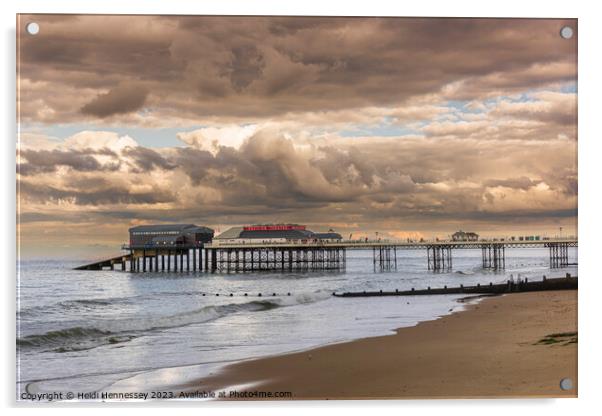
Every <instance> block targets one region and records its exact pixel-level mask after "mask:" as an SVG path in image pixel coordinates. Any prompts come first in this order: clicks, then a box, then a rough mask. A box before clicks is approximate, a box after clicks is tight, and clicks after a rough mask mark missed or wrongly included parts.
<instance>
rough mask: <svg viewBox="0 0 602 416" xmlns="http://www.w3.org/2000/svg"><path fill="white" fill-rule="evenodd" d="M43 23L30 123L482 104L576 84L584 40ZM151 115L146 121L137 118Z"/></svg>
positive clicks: (89, 19)
mask: <svg viewBox="0 0 602 416" xmlns="http://www.w3.org/2000/svg"><path fill="white" fill-rule="evenodd" d="M32 18H33V17H32ZM35 19H36V21H39V22H40V24H41V25H42V26H43V29H42V31H41V32H40V35H39V36H35V37H34V36H28V35H27V34H26V33H25V32H24V25H22V26H23V27H21V26H20V37H21V58H20V68H19V70H20V76H21V77H22V79H23V80H26V82H25V83H22V84H21V91H20V95H21V101H22V102H21V111H22V118H23V120H30V121H40V120H41V117H40V116H41V115H43V116H44V120H45V121H47V122H52V121H54V122H57V121H58V122H65V120H82V119H83V117H85V116H87V115H93V116H95V117H100V118H107V119H109V118H110V117H111V116H112V117H115V116H118V115H120V116H125V115H127V114H126V113H129V116H128V118H126V119H120V118H118V120H128V121H129V122H131V123H157V122H160V120H163V122H166V121H167V120H169V119H176V118H182V117H183V118H187V119H189V120H190V119H194V120H199V119H201V120H202V119H211V118H218V119H220V120H222V121H225V120H230V121H233V120H241V119H245V120H249V119H253V120H257V119H258V118H262V119H267V118H270V117H273V116H274V115H276V114H279V115H285V114H287V113H303V112H307V111H314V112H315V111H333V110H337V111H338V110H341V109H343V108H349V109H356V108H360V107H367V106H374V105H377V106H381V107H384V106H399V105H402V104H406V102H407V101H408V100H411V99H412V98H415V97H428V96H438V97H439V98H440V99H445V100H452V99H461V100H470V99H479V98H483V97H491V96H495V95H501V94H509V93H513V92H519V91H523V90H526V89H529V88H540V87H545V86H548V85H554V84H560V83H566V82H571V81H574V80H575V78H576V50H577V49H576V48H577V39H576V37H575V38H574V39H571V40H565V39H562V38H561V37H560V36H559V35H558V33H559V30H560V28H561V27H562V26H564V25H566V24H570V25H573V26H576V21H574V20H560V19H420V18H331V17H317V18H314V17H279V18H271V17H234V16H233V17H208V16H201V17H189V16H76V17H72V18H69V19H65V16H61V15H41V16H37V15H36V16H35ZM28 20H30V19H28V17H27V16H24V17H23V18H22V21H28ZM22 30H23V31H22ZM133 85H135V87H134V86H133ZM59 86H60V91H61V94H50V92H51V91H53V89H54V88H57V87H59ZM54 91H56V90H54ZM143 106H144V108H148V110H149V113H148V114H146V115H145V116H140V115H136V114H134V113H132V112H134V111H136V110H139V109H141V108H142V107H143ZM80 109H81V111H80Z"/></svg>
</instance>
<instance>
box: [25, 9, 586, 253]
mask: <svg viewBox="0 0 602 416" xmlns="http://www.w3.org/2000/svg"><path fill="white" fill-rule="evenodd" d="M33 19H35V20H36V21H37V22H38V23H39V24H40V26H41V31H40V33H39V34H38V35H36V36H28V35H27V34H26V33H25V32H24V27H25V24H24V23H25V22H27V21H30V20H33ZM565 25H570V26H571V27H573V29H574V33H575V34H576V35H577V33H578V30H577V21H576V20H573V19H459V18H458V19H456V18H453V19H427V18H386V17H383V18H379V17H370V18H359V17H358V18H355V17H354V18H341V17H263V16H253V17H242V16H125V15H123V16H93V15H88V16H86V15H21V16H20V19H19V25H18V36H19V40H20V42H19V48H20V50H19V52H20V60H19V68H18V74H19V81H20V82H19V91H18V97H19V109H20V112H19V122H20V126H21V137H20V147H19V153H18V159H17V163H18V165H17V172H18V176H17V181H18V190H19V202H20V209H21V211H20V214H21V216H20V232H21V233H22V237H23V241H26V242H29V243H31V244H40V247H42V248H43V247H45V246H47V244H48V242H49V241H52V242H54V243H57V244H58V243H61V242H63V241H64V240H69V241H80V242H86V241H88V239H89V227H90V226H93V227H95V228H96V230H97V232H98V236H97V238H98V240H99V241H102V242H103V243H104V244H106V245H107V246H111V244H116V242H122V241H123V239H124V235H125V230H127V228H128V227H129V226H131V225H135V224H142V223H150V222H169V221H173V222H192V223H199V224H204V225H208V226H211V227H214V228H216V229H217V230H218V232H219V231H223V230H224V229H225V228H227V227H228V226H230V225H240V224H247V223H256V222H289V221H290V222H298V223H307V224H308V225H310V226H312V227H313V228H316V229H319V230H320V229H323V230H327V229H329V228H335V229H337V230H338V231H340V232H342V233H343V234H347V233H349V234H351V233H353V234H354V235H355V236H358V235H362V233H364V234H367V233H373V232H374V231H380V232H381V235H388V236H392V237H396V238H403V237H404V236H408V235H411V236H424V237H432V236H445V235H448V234H449V233H451V232H453V231H455V230H457V229H460V228H461V229H474V230H475V231H480V232H481V233H482V234H485V235H498V234H499V233H501V232H515V233H518V234H520V233H523V232H524V233H541V234H542V235H543V234H545V233H551V232H552V230H556V229H558V227H559V226H563V227H564V229H565V230H575V231H576V218H577V217H576V215H577V192H578V175H577V140H578V137H577V94H576V90H577V64H576V58H577V36H575V37H574V38H573V39H570V40H566V39H562V38H561V37H560V36H559V30H560V28H561V27H563V26H565ZM57 92H60V93H57ZM518 234H517V235H518ZM40 235H43V236H44V238H43V241H42V239H41V237H40Z"/></svg>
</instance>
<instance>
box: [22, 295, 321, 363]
mask: <svg viewBox="0 0 602 416" xmlns="http://www.w3.org/2000/svg"><path fill="white" fill-rule="evenodd" d="M326 297H328V294H327V293H325V292H316V293H305V294H303V293H302V294H298V295H296V296H291V297H288V296H287V297H285V298H272V299H269V300H268V299H265V300H252V301H250V302H243V303H229V304H225V305H209V306H204V307H202V308H200V309H196V310H192V311H187V312H183V313H179V314H175V315H169V316H147V317H140V318H133V319H120V320H110V321H109V320H107V321H98V320H97V321H95V322H94V321H93V322H91V323H92V325H91V326H89V327H82V326H77V327H72V328H66V329H60V330H53V331H48V332H45V333H43V334H32V335H27V336H25V337H21V338H18V339H17V347H18V348H19V349H20V350H27V349H36V350H39V349H43V350H50V351H54V352H68V351H80V350H85V349H90V348H94V347H97V346H101V345H109V344H117V343H122V342H127V341H130V340H132V339H134V338H137V337H139V336H141V335H143V334H144V333H145V332H149V331H154V330H161V329H169V328H177V327H182V326H186V325H192V324H200V323H203V322H208V321H213V320H215V319H219V318H222V317H225V316H228V315H231V314H234V313H240V312H261V311H267V310H270V309H274V308H278V307H285V306H293V305H298V304H305V303H311V302H316V301H319V300H323V299H325V298H326Z"/></svg>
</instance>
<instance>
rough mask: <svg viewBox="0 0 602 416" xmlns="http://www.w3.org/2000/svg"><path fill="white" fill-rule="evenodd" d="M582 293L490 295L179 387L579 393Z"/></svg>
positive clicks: (296, 396)
mask: <svg viewBox="0 0 602 416" xmlns="http://www.w3.org/2000/svg"><path fill="white" fill-rule="evenodd" d="M577 293H578V292H577V290H565V291H549V292H527V293H512V294H507V295H503V296H495V297H491V296H485V297H482V299H480V300H479V302H476V303H469V304H465V305H464V308H463V309H461V310H460V311H457V312H453V313H452V314H450V315H445V316H443V317H441V318H439V319H436V320H431V321H424V322H420V323H419V324H417V325H415V326H413V327H403V328H399V329H397V330H395V334H393V335H384V336H377V337H371V338H361V339H357V340H353V341H347V342H343V343H337V344H329V345H326V346H321V347H317V348H311V349H308V350H305V351H301V352H293V353H286V354H282V355H275V356H269V357H264V358H257V359H251V360H245V361H240V362H236V363H234V364H230V365H227V366H225V367H223V368H222V369H221V371H220V372H218V373H217V374H214V375H211V376H208V377H204V378H202V379H200V380H197V381H195V382H192V383H189V384H187V385H184V386H181V387H182V388H183V390H186V391H189V392H194V391H214V392H216V396H217V392H219V391H226V390H230V391H233V390H235V391H236V392H237V394H239V396H234V397H228V392H226V397H223V398H222V399H230V400H237V399H238V400H241V399H243V400H249V399H257V398H258V397H257V396H253V395H251V396H248V394H249V392H256V391H259V392H266V393H262V394H263V395H264V397H263V398H264V399H265V398H266V397H265V394H267V392H271V393H272V394H274V393H276V392H290V393H291V394H292V397H283V399H287V400H291V399H292V400H312V399H420V398H422V399H424V398H441V399H444V398H502V397H508V398H510V397H513V398H518V397H532V398H534V397H550V398H551V397H577V343H576V338H577V334H576V333H577ZM550 335H555V337H551V338H550V337H549V336H550ZM573 335H574V337H573ZM573 338H574V339H573ZM564 377H570V378H571V379H572V380H573V384H574V387H573V389H572V390H568V391H563V390H561V389H560V387H559V383H560V380H561V379H562V378H564ZM241 392H242V395H241V394H240V393H241ZM241 396H242V397H241ZM259 398H260V399H261V397H259ZM269 399H271V400H278V398H275V397H271V398H269Z"/></svg>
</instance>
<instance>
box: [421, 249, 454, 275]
mask: <svg viewBox="0 0 602 416" xmlns="http://www.w3.org/2000/svg"><path fill="white" fill-rule="evenodd" d="M426 258H427V264H428V269H429V270H450V269H451V268H452V249H451V247H448V246H442V245H430V246H427V247H426Z"/></svg>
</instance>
